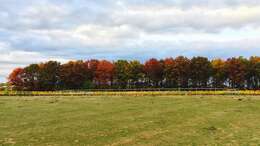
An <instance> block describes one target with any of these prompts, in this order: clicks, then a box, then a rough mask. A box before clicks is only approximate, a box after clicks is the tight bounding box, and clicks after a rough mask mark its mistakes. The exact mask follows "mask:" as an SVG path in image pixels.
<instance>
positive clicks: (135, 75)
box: [8, 56, 260, 90]
mask: <svg viewBox="0 0 260 146" xmlns="http://www.w3.org/2000/svg"><path fill="white" fill-rule="evenodd" d="M8 83H9V85H10V86H11V87H13V88H14V89H16V90H61V89H94V88H120V89H125V88H146V87H149V88H151V87H158V88H209V87H214V88H224V87H231V88H248V89H259V88H260V57H251V58H250V59H246V58H243V57H238V58H229V59H227V60H222V59H214V60H211V61H210V60H209V59H208V58H205V57H193V58H192V59H189V58H186V57H183V56H179V57H176V58H166V59H164V60H157V59H154V58H153V59H150V60H148V61H146V62H145V63H144V64H142V63H140V62H139V61H136V60H134V61H127V60H117V61H115V62H110V61H107V60H88V61H70V62H68V63H66V64H61V63H59V62H56V61H48V62H45V63H40V64H31V65H29V66H27V67H25V68H16V69H14V70H13V71H12V73H11V74H10V75H9V77H8Z"/></svg>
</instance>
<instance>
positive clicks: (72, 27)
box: [0, 0, 260, 82]
mask: <svg viewBox="0 0 260 146" xmlns="http://www.w3.org/2000/svg"><path fill="white" fill-rule="evenodd" d="M179 55H184V56H187V57H193V56H205V57H208V58H210V59H212V58H228V57H233V56H234V57H235V56H244V57H249V56H259V55H260V1H259V0H0V81H1V82H3V81H6V78H7V76H8V74H9V73H10V72H11V70H12V69H14V68H16V67H24V66H26V65H28V64H31V63H39V62H44V61H47V60H56V61H60V62H62V63H64V62H67V61H68V60H78V59H82V60H87V59H91V58H95V59H108V60H117V59H128V60H130V59H138V60H141V61H144V60H146V59H148V58H158V59H160V58H165V57H176V56H179Z"/></svg>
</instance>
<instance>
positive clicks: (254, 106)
mask: <svg viewBox="0 0 260 146" xmlns="http://www.w3.org/2000/svg"><path fill="white" fill-rule="evenodd" d="M258 144H260V96H164V97H163V96H160V97H159V96H151V97H148V96H143V97H130V96H124V97H120V96H111V97H106V96H100V97H95V96H93V97H29V96H28V97H4V96H3V97H0V145H17V146H27V145H34V146H42V145H44V146H45V145H53V146H56V145H61V146H73V145H115V146H116V145H129V146H132V145H140V146H143V145H151V146H153V145H154V146H157V145H158V146H164V145H166V146H167V145H258Z"/></svg>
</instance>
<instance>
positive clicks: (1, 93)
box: [0, 90, 260, 96]
mask: <svg viewBox="0 0 260 146" xmlns="http://www.w3.org/2000/svg"><path fill="white" fill-rule="evenodd" d="M171 95H260V90H240V91H128V92H104V91H96V92H87V91H31V92H29V91H0V96H171Z"/></svg>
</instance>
